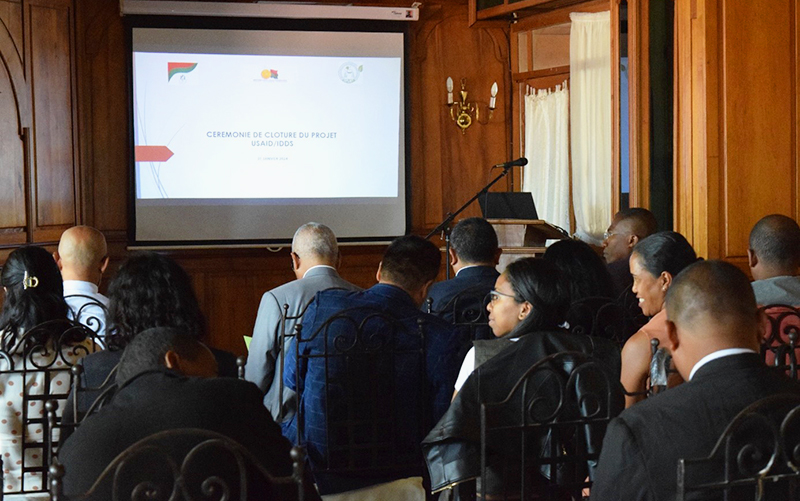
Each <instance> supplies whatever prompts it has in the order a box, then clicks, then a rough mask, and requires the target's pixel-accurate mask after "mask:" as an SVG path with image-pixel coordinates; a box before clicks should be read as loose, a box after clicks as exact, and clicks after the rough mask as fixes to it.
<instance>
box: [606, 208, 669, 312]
mask: <svg viewBox="0 0 800 501" xmlns="http://www.w3.org/2000/svg"><path fill="white" fill-rule="evenodd" d="M656 231H658V223H657V222H656V218H655V216H653V213H652V212H650V211H649V210H647V209H642V208H640V207H632V208H630V209H623V210H621V211H619V212H617V213H616V215H614V219H613V220H612V221H611V226H609V227H608V230H606V234H605V239H604V240H603V257H604V258H605V260H606V264H607V265H608V271H609V273H610V274H611V280H612V282H613V286H614V294H615V295H616V296H615V297H619V296H620V295H622V294H623V293H624V292H625V291H627V290H629V289H630V288H631V283H632V278H631V274H630V270H629V269H628V259H629V258H630V256H631V252H632V251H633V247H634V246H635V245H636V244H637V243H639V241H640V240H643V239H645V238H647V237H648V236H650V235H652V234H653V233H655V232H656Z"/></svg>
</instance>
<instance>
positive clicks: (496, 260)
mask: <svg viewBox="0 0 800 501" xmlns="http://www.w3.org/2000/svg"><path fill="white" fill-rule="evenodd" d="M502 254H503V249H501V248H499V247H498V248H497V250H496V251H494V265H495V266H497V265H498V264H500V256H501V255H502Z"/></svg>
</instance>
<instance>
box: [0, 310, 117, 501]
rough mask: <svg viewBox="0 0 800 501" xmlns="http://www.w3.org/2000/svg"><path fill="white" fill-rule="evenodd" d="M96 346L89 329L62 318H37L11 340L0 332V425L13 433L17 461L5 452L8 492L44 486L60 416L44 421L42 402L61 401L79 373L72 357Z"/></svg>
mask: <svg viewBox="0 0 800 501" xmlns="http://www.w3.org/2000/svg"><path fill="white" fill-rule="evenodd" d="M101 348H102V346H101V345H100V343H99V341H98V338H97V335H96V334H95V332H94V331H92V330H91V329H89V328H88V327H86V326H85V325H82V324H79V323H77V322H75V321H72V320H67V319H63V320H50V321H48V322H43V323H41V324H39V325H37V326H35V327H33V328H31V329H29V330H28V331H27V332H26V333H24V334H23V335H22V336H20V337H18V338H16V339H14V338H12V337H9V336H7V335H6V336H4V339H3V343H2V346H1V347H0V378H2V388H3V392H4V398H5V399H7V400H8V402H7V404H8V405H4V406H2V407H3V408H4V409H6V417H5V419H4V421H5V423H4V426H5V427H6V429H8V430H10V434H11V435H12V436H17V437H18V438H17V439H16V440H14V441H11V442H12V445H9V447H11V448H14V450H15V451H16V452H14V453H13V455H14V456H21V457H19V458H18V459H17V460H18V461H19V463H17V464H13V463H12V462H11V461H10V460H9V459H10V458H9V457H8V456H6V467H5V469H6V470H12V471H9V472H8V473H6V478H5V480H6V481H5V482H4V485H5V486H8V485H9V484H11V485H15V484H16V485H15V487H14V488H13V492H21V493H34V492H43V491H46V490H47V465H48V463H49V461H50V458H51V457H52V455H53V451H54V450H55V448H56V447H57V445H58V439H59V431H60V427H61V420H60V417H59V418H57V419H56V420H55V421H53V422H52V423H50V422H48V420H47V419H46V416H45V407H46V406H45V402H46V401H49V400H53V401H54V403H55V402H63V401H65V400H66V398H67V395H68V392H69V390H70V388H74V387H75V386H76V385H77V383H78V379H79V378H80V371H79V370H75V364H76V362H77V360H78V359H79V358H81V357H83V356H84V355H87V354H89V353H93V352H94V351H96V350H99V349H101ZM17 395H18V396H19V397H18V398H19V399H18V400H17ZM14 401H16V402H17V403H16V404H14ZM52 426H55V429H52V430H51V429H50V428H51V427H52ZM50 439H52V440H50ZM2 452H3V454H4V455H5V454H12V451H11V450H4V451H2ZM17 468H18V470H17ZM14 470H17V472H18V473H19V474H18V475H14V473H13V471H14ZM4 471H5V470H4ZM15 476H17V477H19V478H13V477H15Z"/></svg>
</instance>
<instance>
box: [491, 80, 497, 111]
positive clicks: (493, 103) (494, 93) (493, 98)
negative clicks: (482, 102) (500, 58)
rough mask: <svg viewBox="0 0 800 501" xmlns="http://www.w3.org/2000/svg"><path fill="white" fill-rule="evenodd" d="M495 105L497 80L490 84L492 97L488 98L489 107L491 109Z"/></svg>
mask: <svg viewBox="0 0 800 501" xmlns="http://www.w3.org/2000/svg"><path fill="white" fill-rule="evenodd" d="M496 106H497V82H495V83H493V84H492V97H491V98H490V99H489V109H490V110H493V109H495V107H496Z"/></svg>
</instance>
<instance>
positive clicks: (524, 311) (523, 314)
mask: <svg viewBox="0 0 800 501" xmlns="http://www.w3.org/2000/svg"><path fill="white" fill-rule="evenodd" d="M531 311H533V306H532V305H531V303H529V302H527V301H525V302H524V303H522V308H520V310H519V319H520V320H525V319H526V318H527V317H528V315H530V314H531Z"/></svg>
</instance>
